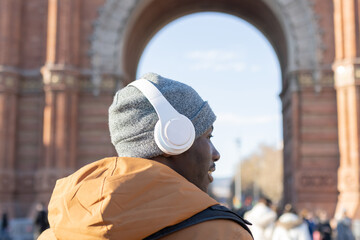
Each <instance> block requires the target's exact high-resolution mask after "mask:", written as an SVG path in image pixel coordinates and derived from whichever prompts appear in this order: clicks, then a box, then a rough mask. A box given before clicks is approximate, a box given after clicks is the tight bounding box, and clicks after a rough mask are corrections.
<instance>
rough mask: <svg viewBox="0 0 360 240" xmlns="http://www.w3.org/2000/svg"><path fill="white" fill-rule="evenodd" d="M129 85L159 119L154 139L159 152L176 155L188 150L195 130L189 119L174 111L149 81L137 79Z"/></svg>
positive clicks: (193, 138) (192, 141)
mask: <svg viewBox="0 0 360 240" xmlns="http://www.w3.org/2000/svg"><path fill="white" fill-rule="evenodd" d="M130 85H131V86H134V87H136V88H137V89H139V90H140V91H141V92H142V93H143V94H144V96H145V97H146V98H147V99H148V100H149V102H150V103H151V105H152V106H153V107H154V109H155V111H156V113H157V115H158V117H159V121H158V122H157V123H156V125H155V129H154V138H155V142H156V144H157V145H158V147H159V148H160V149H161V151H163V152H164V153H167V154H170V155H178V154H181V153H183V152H185V151H186V150H188V149H189V148H190V147H191V146H192V144H193V143H194V140H195V128H194V125H193V124H192V122H191V121H190V119H189V118H187V117H186V116H184V115H182V114H180V113H179V112H178V111H176V109H175V108H174V107H173V106H171V104H170V103H169V102H168V101H167V100H166V98H165V97H164V96H163V95H162V94H161V92H160V91H159V90H158V89H157V88H156V87H155V86H154V85H153V84H152V83H151V82H150V81H148V80H146V79H139V80H136V81H134V82H132V83H131V84H130Z"/></svg>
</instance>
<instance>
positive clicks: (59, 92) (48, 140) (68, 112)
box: [36, 68, 78, 200]
mask: <svg viewBox="0 0 360 240" xmlns="http://www.w3.org/2000/svg"><path fill="white" fill-rule="evenodd" d="M42 73H43V76H44V91H45V108H44V128H43V145H44V160H43V163H42V165H41V167H42V168H41V169H40V170H39V171H38V174H37V177H36V182H37V183H36V186H37V190H38V192H39V193H40V196H39V198H40V199H42V200H48V199H46V198H47V197H48V196H49V193H51V191H52V189H53V187H54V185H55V181H56V180H57V179H58V178H60V177H63V176H65V175H67V174H70V173H72V172H73V171H74V169H75V167H76V162H75V161H76V160H75V158H76V142H77V105H78V103H77V102H78V81H77V73H76V72H73V71H71V70H68V69H62V68H56V69H55V68H52V69H49V68H43V70H42Z"/></svg>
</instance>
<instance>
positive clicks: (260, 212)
mask: <svg viewBox="0 0 360 240" xmlns="http://www.w3.org/2000/svg"><path fill="white" fill-rule="evenodd" d="M271 204H272V203H271V201H270V199H267V198H265V197H263V198H260V199H259V201H258V203H256V204H255V206H254V207H253V208H252V209H251V210H250V211H248V212H246V213H245V215H244V218H245V219H246V220H248V221H249V222H251V223H252V225H251V226H250V230H251V232H252V234H253V236H254V239H255V240H256V239H262V240H271V236H272V232H273V229H274V225H275V220H276V213H275V211H273V210H272V209H271Z"/></svg>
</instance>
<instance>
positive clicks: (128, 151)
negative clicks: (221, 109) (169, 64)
mask: <svg viewBox="0 0 360 240" xmlns="http://www.w3.org/2000/svg"><path fill="white" fill-rule="evenodd" d="M142 78H144V79H147V80H149V81H151V82H152V83H154V85H155V86H156V87H157V88H158V89H159V91H160V92H161V93H162V94H163V95H164V97H165V98H166V99H167V100H168V101H169V102H170V104H171V105H172V106H173V107H174V108H175V109H176V110H177V111H178V112H179V113H181V114H183V115H185V116H186V117H188V118H189V119H190V120H191V122H192V123H193V124H194V127H195V135H196V136H195V139H196V138H197V137H199V136H201V135H202V134H204V133H205V132H206V131H207V130H208V129H209V128H210V127H211V126H212V124H213V123H214V121H215V119H216V116H215V114H214V113H213V111H212V110H211V108H210V106H209V104H208V103H207V102H205V101H203V100H202V99H201V97H200V96H199V94H198V93H197V92H196V91H195V90H194V89H192V88H191V87H190V86H188V85H186V84H184V83H180V82H177V81H174V80H170V79H167V78H163V77H161V76H160V75H157V74H155V73H147V74H145V75H144V76H142ZM158 119H159V118H158V116H157V114H156V111H155V109H154V108H153V106H152V105H151V104H150V102H149V101H148V100H147V99H146V98H145V96H144V95H143V94H142V93H141V92H140V91H139V90H138V89H137V88H135V87H133V86H127V87H124V88H123V89H121V90H119V91H118V92H117V93H116V95H115V97H114V100H113V103H112V104H111V106H110V108H109V129H110V136H111V142H112V144H113V145H114V146H115V148H116V151H117V153H118V155H119V156H120V157H140V158H152V157H155V156H159V155H161V154H163V152H162V151H161V150H160V148H159V147H158V146H157V145H156V143H155V139H154V128H155V124H156V122H157V121H158Z"/></svg>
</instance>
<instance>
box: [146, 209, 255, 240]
mask: <svg viewBox="0 0 360 240" xmlns="http://www.w3.org/2000/svg"><path fill="white" fill-rule="evenodd" d="M215 219H227V220H232V221H234V222H237V223H238V224H240V225H241V227H243V228H244V229H245V230H246V231H248V232H249V233H250V235H251V236H252V234H251V231H250V229H249V227H248V226H247V225H251V223H250V222H248V221H246V220H245V219H243V218H242V217H240V216H239V215H237V214H236V213H234V212H233V211H231V210H230V209H228V208H226V207H224V206H221V205H214V206H211V207H209V208H207V209H205V210H203V211H201V212H199V213H197V214H195V215H194V216H192V217H190V218H188V219H186V220H184V221H182V222H180V223H178V224H175V225H172V226H169V227H165V228H163V229H161V230H160V231H158V232H156V233H154V234H152V235H150V236H148V237H146V238H144V240H157V239H159V238H162V237H165V236H166V235H169V234H171V233H174V232H176V231H179V230H181V229H184V228H187V227H190V226H193V225H195V224H198V223H202V222H205V221H209V220H215Z"/></svg>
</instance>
